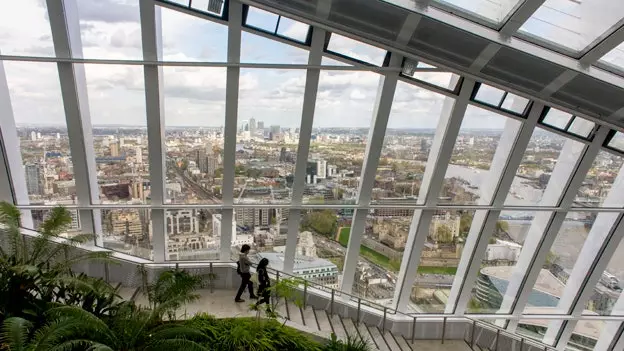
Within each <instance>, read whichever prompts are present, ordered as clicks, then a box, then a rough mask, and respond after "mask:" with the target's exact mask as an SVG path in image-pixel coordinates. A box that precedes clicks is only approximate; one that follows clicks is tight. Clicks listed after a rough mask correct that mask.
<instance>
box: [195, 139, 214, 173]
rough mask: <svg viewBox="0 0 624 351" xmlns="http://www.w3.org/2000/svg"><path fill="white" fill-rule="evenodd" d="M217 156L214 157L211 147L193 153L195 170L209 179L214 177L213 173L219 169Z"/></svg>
mask: <svg viewBox="0 0 624 351" xmlns="http://www.w3.org/2000/svg"><path fill="white" fill-rule="evenodd" d="M218 156H219V155H215V153H214V151H213V150H212V146H211V145H209V146H208V147H207V148H206V149H199V150H197V151H196V153H195V162H196V163H197V168H199V171H200V172H202V173H206V174H207V175H208V176H209V177H214V175H215V171H216V170H217V168H218V167H219V157H218Z"/></svg>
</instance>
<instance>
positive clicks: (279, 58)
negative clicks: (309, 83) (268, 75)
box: [241, 32, 308, 64]
mask: <svg viewBox="0 0 624 351" xmlns="http://www.w3.org/2000/svg"><path fill="white" fill-rule="evenodd" d="M241 62H244V63H289V64H307V63H308V50H304V49H300V48H298V47H295V46H292V45H288V44H284V43H281V42H279V41H276V40H272V39H267V38H264V37H261V36H259V35H255V34H251V33H247V32H243V33H242V38H241Z"/></svg>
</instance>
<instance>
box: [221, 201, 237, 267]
mask: <svg viewBox="0 0 624 351" xmlns="http://www.w3.org/2000/svg"><path fill="white" fill-rule="evenodd" d="M234 218H235V217H234V210H233V209H231V208H224V209H223V210H221V237H220V238H219V259H220V260H221V261H231V260H232V257H231V255H232V251H231V247H232V235H233V234H236V233H232V230H236V228H233V225H232V222H233V221H234Z"/></svg>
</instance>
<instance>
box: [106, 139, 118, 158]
mask: <svg viewBox="0 0 624 351" xmlns="http://www.w3.org/2000/svg"><path fill="white" fill-rule="evenodd" d="M108 149H109V151H110V155H111V157H118V156H119V143H118V142H114V143H111V144H110V145H109V146H108Z"/></svg>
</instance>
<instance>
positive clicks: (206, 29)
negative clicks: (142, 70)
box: [139, 0, 228, 62]
mask: <svg viewBox="0 0 624 351" xmlns="http://www.w3.org/2000/svg"><path fill="white" fill-rule="evenodd" d="M195 2H196V0H194V1H193V5H195ZM161 16H162V21H161V22H162V38H163V51H164V53H163V59H164V60H165V61H215V62H225V61H227V39H228V34H227V26H225V25H222V24H219V23H215V22H212V21H207V20H204V19H200V18H197V17H195V16H191V15H187V14H185V13H182V12H179V11H175V10H170V9H167V8H164V7H162V8H161ZM189 35H191V36H192V37H193V42H192V45H189V44H188V38H189ZM139 39H140V38H139Z"/></svg>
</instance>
